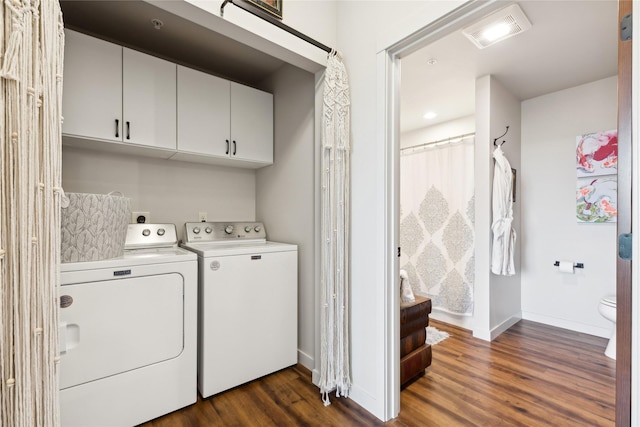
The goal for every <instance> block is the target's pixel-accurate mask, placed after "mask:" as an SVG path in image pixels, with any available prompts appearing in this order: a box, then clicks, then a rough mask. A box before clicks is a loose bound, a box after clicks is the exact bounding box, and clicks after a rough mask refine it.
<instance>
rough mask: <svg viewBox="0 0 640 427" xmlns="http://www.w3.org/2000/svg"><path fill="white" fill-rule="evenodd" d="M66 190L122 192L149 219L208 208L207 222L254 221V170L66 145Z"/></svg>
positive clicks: (186, 216) (175, 218)
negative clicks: (147, 215) (146, 213)
mask: <svg viewBox="0 0 640 427" xmlns="http://www.w3.org/2000/svg"><path fill="white" fill-rule="evenodd" d="M62 186H63V188H64V190H65V191H66V192H75V193H100V194H106V193H109V192H110V191H120V192H122V193H123V194H124V195H125V196H127V197H130V198H131V202H132V209H133V210H134V211H146V212H150V213H151V215H150V219H151V222H154V223H173V224H175V225H176V227H177V228H178V237H179V238H181V239H182V238H183V237H184V236H183V234H184V230H183V229H184V223H185V222H188V221H197V220H198V212H207V213H208V219H209V221H230V220H237V221H253V220H254V219H255V197H256V194H255V191H256V190H255V171H253V170H248V169H238V168H228V167H221V166H211V165H204V164H198V163H186V162H179V161H173V160H162V159H154V158H146V157H139V156H131V155H123V154H114V153H102V152H97V151H88V150H82V149H77V148H70V147H63V150H62Z"/></svg>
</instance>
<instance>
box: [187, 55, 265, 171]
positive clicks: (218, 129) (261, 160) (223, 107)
mask: <svg viewBox="0 0 640 427" xmlns="http://www.w3.org/2000/svg"><path fill="white" fill-rule="evenodd" d="M178 152H179V153H181V154H179V155H178V156H177V157H178V158H185V159H187V158H189V157H190V158H191V159H193V156H188V154H189V153H194V154H203V155H206V156H212V157H211V158H209V159H208V160H209V161H210V162H211V163H219V161H218V160H219V159H231V160H234V161H235V163H236V164H237V163H240V162H244V163H246V166H250V165H251V164H252V163H254V164H255V166H256V167H258V166H260V165H262V166H264V165H267V164H271V163H273V95H272V94H270V93H267V92H263V91H260V90H257V89H254V88H250V87H248V86H243V85H240V84H237V83H233V82H230V81H228V80H224V79H221V78H218V77H215V76H212V75H209V74H205V73H202V72H200V71H196V70H192V69H190V68H186V67H182V66H178ZM203 159H205V158H201V159H200V160H201V161H206V160H203Z"/></svg>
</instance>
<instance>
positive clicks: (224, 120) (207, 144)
mask: <svg viewBox="0 0 640 427" xmlns="http://www.w3.org/2000/svg"><path fill="white" fill-rule="evenodd" d="M230 90H231V89H230V82H229V81H228V80H223V79H221V78H218V77H215V76H212V75H210V74H206V73H202V72H200V71H196V70H193V69H191V68H186V67H183V66H181V65H178V150H179V151H184V152H190V153H197V154H208V155H213V156H219V157H229V153H230V148H231V142H230V140H229V132H230V128H229V126H230V125H229V121H230V111H229V99H230Z"/></svg>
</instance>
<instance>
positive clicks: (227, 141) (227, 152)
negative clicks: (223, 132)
mask: <svg viewBox="0 0 640 427" xmlns="http://www.w3.org/2000/svg"><path fill="white" fill-rule="evenodd" d="M225 141H226V143H227V151H225V152H224V154H229V140H228V139H225Z"/></svg>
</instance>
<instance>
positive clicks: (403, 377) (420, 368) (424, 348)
mask: <svg viewBox="0 0 640 427" xmlns="http://www.w3.org/2000/svg"><path fill="white" fill-rule="evenodd" d="M430 313H431V299H430V298H425V297H421V296H417V295H416V297H415V301H414V302H412V303H402V304H401V305H400V386H401V387H404V386H406V385H407V384H409V383H410V382H411V381H413V380H414V379H416V378H417V377H420V376H422V375H424V370H425V369H426V368H427V366H429V365H431V346H430V345H429V344H426V343H425V340H426V338H427V331H426V327H427V326H429V314H430Z"/></svg>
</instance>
